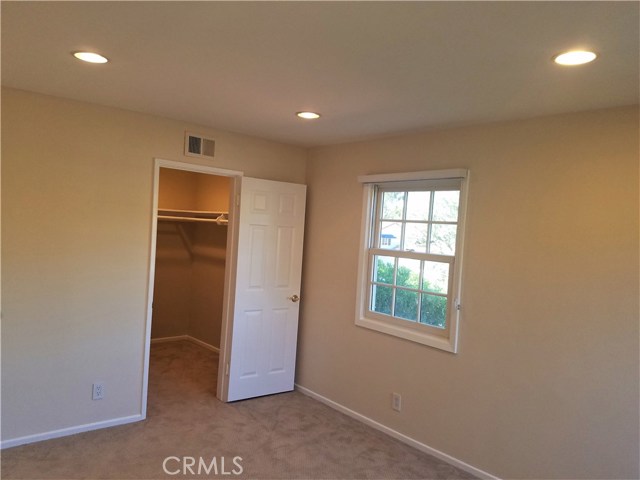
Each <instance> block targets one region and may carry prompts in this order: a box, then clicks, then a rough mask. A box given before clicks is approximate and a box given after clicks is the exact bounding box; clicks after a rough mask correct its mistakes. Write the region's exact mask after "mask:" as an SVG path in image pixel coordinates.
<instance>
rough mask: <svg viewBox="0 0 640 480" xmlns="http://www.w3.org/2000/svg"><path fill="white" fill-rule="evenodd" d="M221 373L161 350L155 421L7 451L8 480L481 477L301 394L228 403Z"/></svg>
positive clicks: (199, 359)
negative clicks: (220, 387)
mask: <svg viewBox="0 0 640 480" xmlns="http://www.w3.org/2000/svg"><path fill="white" fill-rule="evenodd" d="M217 367H218V355H217V354H215V353H213V352H210V351H209V350H206V349H204V348H202V347H199V346H197V345H194V344H192V343H190V342H186V341H181V342H171V343H161V344H154V345H153V346H152V348H151V361H150V374H149V406H148V412H147V420H145V421H143V422H138V423H133V424H129V425H123V426H119V427H112V428H108V429H103V430H96V431H92V432H86V433H80V434H77V435H72V436H68V437H63V438H58V439H53V440H47V441H43V442H39V443H34V444H31V445H23V446H19V447H14V448H9V449H5V450H3V451H2V458H1V461H2V467H1V474H2V478H3V479H170V478H218V477H226V478H257V479H280V478H282V479H321V478H322V479H356V478H363V479H365V478H367V479H369V478H372V479H373V478H375V479H468V478H474V477H473V476H472V475H470V474H468V473H466V472H464V471H462V470H459V469H457V468H455V467H453V466H451V465H449V464H447V463H445V462H443V461H441V460H438V459H437V458H434V457H432V456H430V455H427V454H425V453H422V452H420V451H418V450H416V449H414V448H412V447H409V446H407V445H405V444H403V443H401V442H399V441H397V440H395V439H393V438H391V437H389V436H387V435H385V434H383V433H381V432H378V431H377V430H374V429H372V428H371V427H368V426H366V425H364V424H362V423H360V422H358V421H356V420H354V419H352V418H350V417H347V416H346V415H343V414H341V413H339V412H337V411H335V410H333V409H331V408H329V407H327V406H326V405H323V404H321V403H320V402H317V401H316V400H313V399H311V398H309V397H307V396H305V395H302V394H301V393H298V392H290V393H284V394H279V395H272V396H268V397H261V398H255V399H251V400H245V401H241V402H235V403H228V404H225V403H222V402H220V401H219V400H217V399H216V398H215V389H216V380H215V379H216V371H217ZM168 457H176V458H171V459H169V460H167V461H166V463H165V459H166V458H168ZM184 457H192V458H193V459H195V460H194V464H193V466H192V465H191V463H192V461H191V458H187V459H186V460H185V459H184ZM200 458H202V461H201V460H200ZM163 463H164V464H165V467H166V472H165V470H164V469H163ZM185 465H188V466H189V467H190V468H191V470H190V469H189V468H186V469H185ZM198 469H199V471H200V473H198ZM167 472H168V473H167ZM191 472H193V473H191Z"/></svg>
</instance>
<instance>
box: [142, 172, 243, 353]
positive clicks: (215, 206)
mask: <svg viewBox="0 0 640 480" xmlns="http://www.w3.org/2000/svg"><path fill="white" fill-rule="evenodd" d="M230 187H231V179H230V178H227V177H219V176H214V175H206V174H199V173H194V172H185V171H182V170H172V169H165V168H161V169H160V182H159V192H158V208H159V209H180V210H204V211H224V212H227V211H228V210H229V192H230ZM226 241H227V226H223V225H217V224H215V223H190V222H178V221H159V222H158V235H157V245H156V270H155V290H154V297H153V303H154V308H153V321H152V328H151V338H152V339H156V338H165V337H175V336H180V335H190V336H191V337H194V338H196V339H198V340H200V341H203V342H205V343H207V344H209V345H212V346H214V347H216V348H219V347H220V328H221V320H222V295H223V291H224V271H225V254H226Z"/></svg>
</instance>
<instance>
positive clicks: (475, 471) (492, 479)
mask: <svg viewBox="0 0 640 480" xmlns="http://www.w3.org/2000/svg"><path fill="white" fill-rule="evenodd" d="M295 387H296V390H298V391H299V392H300V393H303V394H304V395H307V396H309V397H311V398H313V399H315V400H318V401H319V402H321V403H324V404H325V405H327V406H329V407H331V408H333V409H334V410H338V411H339V412H341V413H344V414H345V415H348V416H349V417H351V418H355V419H356V420H359V421H360V422H362V423H364V424H366V425H369V426H370V427H373V428H375V429H376V430H379V431H381V432H383V433H386V434H387V435H389V436H391V437H393V438H395V439H396V440H400V441H401V442H402V443H406V444H407V445H410V446H412V447H414V448H416V449H418V450H420V451H421V452H424V453H428V454H429V455H433V456H434V457H436V458H439V459H440V460H444V461H445V462H447V463H449V464H451V465H453V466H455V467H458V468H459V469H461V470H464V471H465V472H469V473H471V474H472V475H475V476H476V477H478V478H482V479H486V480H500V479H499V477H496V476H494V475H491V474H490V473H487V472H485V471H483V470H480V469H479V468H476V467H474V466H472V465H469V464H468V463H465V462H463V461H462V460H459V459H457V458H455V457H452V456H451V455H448V454H446V453H444V452H441V451H440V450H437V449H435V448H433V447H430V446H429V445H426V444H424V443H422V442H419V441H418V440H415V439H413V438H411V437H409V436H407V435H405V434H403V433H400V432H398V431H396V430H393V429H392V428H389V427H387V426H386V425H383V424H381V423H378V422H376V421H375V420H372V419H371V418H369V417H365V416H364V415H362V414H360V413H358V412H356V411H354V410H351V409H350V408H347V407H345V406H344V405H341V404H339V403H337V402H334V401H333V400H330V399H328V398H327V397H324V396H322V395H320V394H319V393H316V392H314V391H313V390H309V389H308V388H306V387H303V386H302V385H298V384H297V383H296V384H295Z"/></svg>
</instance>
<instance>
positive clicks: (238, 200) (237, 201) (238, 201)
mask: <svg viewBox="0 0 640 480" xmlns="http://www.w3.org/2000/svg"><path fill="white" fill-rule="evenodd" d="M239 206H240V195H236V207H239Z"/></svg>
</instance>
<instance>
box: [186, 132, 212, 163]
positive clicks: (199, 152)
mask: <svg viewBox="0 0 640 480" xmlns="http://www.w3.org/2000/svg"><path fill="white" fill-rule="evenodd" d="M215 149H216V142H215V141H214V140H213V139H212V138H206V137H203V136H201V135H197V134H195V133H190V132H185V135H184V154H185V155H188V156H190V157H209V158H213V153H214V151H215Z"/></svg>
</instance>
